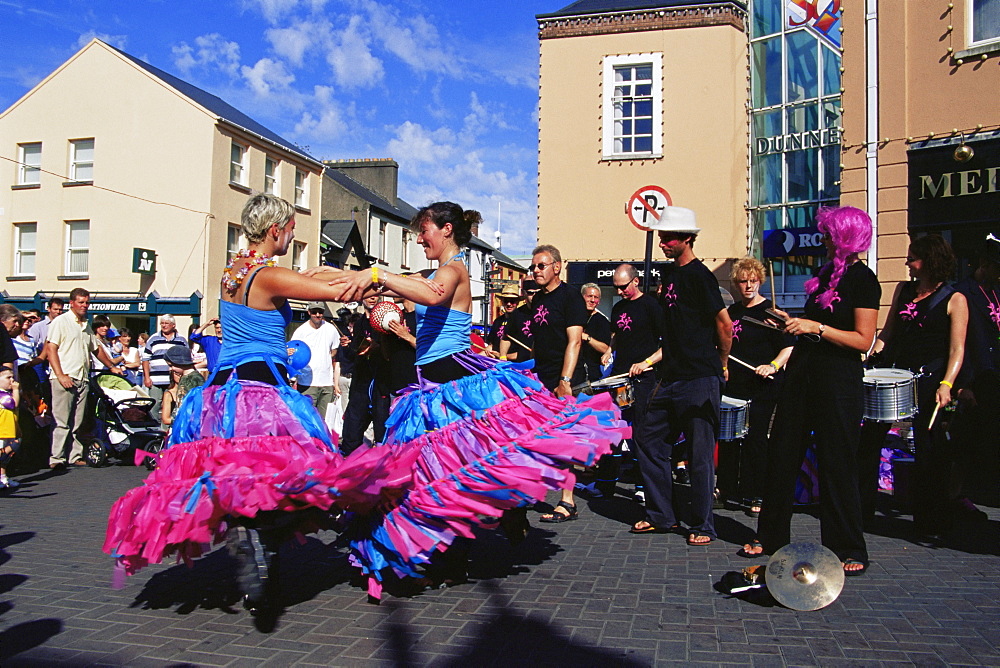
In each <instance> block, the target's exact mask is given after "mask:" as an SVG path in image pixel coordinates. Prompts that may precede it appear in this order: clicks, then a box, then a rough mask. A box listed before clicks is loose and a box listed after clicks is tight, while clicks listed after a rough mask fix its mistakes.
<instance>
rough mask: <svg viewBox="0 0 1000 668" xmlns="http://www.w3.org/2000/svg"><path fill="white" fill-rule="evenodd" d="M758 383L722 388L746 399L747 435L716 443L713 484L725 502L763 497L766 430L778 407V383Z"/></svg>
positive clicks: (732, 395) (733, 395) (769, 381)
mask: <svg viewBox="0 0 1000 668" xmlns="http://www.w3.org/2000/svg"><path fill="white" fill-rule="evenodd" d="M771 377H772V378H773V377H774V376H771ZM765 383H766V385H764V384H765ZM758 384H759V385H761V386H760V387H752V388H737V387H733V386H731V385H727V386H726V390H725V394H726V395H727V396H730V397H734V398H737V399H749V400H750V406H749V408H747V426H748V428H749V429H748V431H747V435H746V436H744V437H743V438H740V439H736V440H732V441H719V467H718V470H717V472H718V482H717V485H718V487H719V490H720V491H721V493H722V496H723V497H725V498H728V499H733V498H743V499H747V500H748V501H752V500H754V499H760V498H763V496H764V481H765V479H766V475H767V450H768V430H769V429H770V427H771V418H772V417H773V416H774V409H775V406H777V404H778V394H779V390H780V388H781V381H780V380H761V381H758Z"/></svg>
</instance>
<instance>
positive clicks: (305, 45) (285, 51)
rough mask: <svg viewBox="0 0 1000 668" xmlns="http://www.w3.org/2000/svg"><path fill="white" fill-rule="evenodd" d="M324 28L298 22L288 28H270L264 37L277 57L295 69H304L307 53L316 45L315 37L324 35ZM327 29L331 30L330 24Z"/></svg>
mask: <svg viewBox="0 0 1000 668" xmlns="http://www.w3.org/2000/svg"><path fill="white" fill-rule="evenodd" d="M323 27H324V26H322V25H321V24H319V23H316V22H310V21H297V22H295V23H293V24H292V25H291V26H290V27H288V28H270V29H268V30H267V31H265V33H264V35H265V37H267V41H268V42H270V43H271V48H272V49H273V50H274V53H275V54H276V55H278V56H281V57H282V58H284V59H286V60H287V61H288V62H289V64H290V65H292V66H294V67H302V64H303V60H304V55H305V53H306V51H307V50H309V49H311V48H312V47H313V46H314V44H315V43H316V41H317V40H316V39H315V36H320V35H322V33H323V30H322V28H323ZM326 28H327V30H328V29H329V23H327V24H326Z"/></svg>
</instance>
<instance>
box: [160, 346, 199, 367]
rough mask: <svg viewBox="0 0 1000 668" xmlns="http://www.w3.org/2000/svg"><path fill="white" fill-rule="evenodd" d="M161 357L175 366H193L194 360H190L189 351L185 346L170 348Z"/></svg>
mask: <svg viewBox="0 0 1000 668" xmlns="http://www.w3.org/2000/svg"><path fill="white" fill-rule="evenodd" d="M163 357H164V358H165V359H166V360H167V361H168V362H170V363H171V364H174V365H176V366H185V365H187V364H194V360H193V359H191V349H190V348H188V347H187V346H170V347H169V348H168V349H167V352H166V353H164V355H163Z"/></svg>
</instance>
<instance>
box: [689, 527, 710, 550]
mask: <svg viewBox="0 0 1000 668" xmlns="http://www.w3.org/2000/svg"><path fill="white" fill-rule="evenodd" d="M696 538H707V539H708V540H695V539H696ZM713 540H715V539H714V538H713V537H712V536H709V535H708V534H707V533H703V532H701V531H692V532H691V533H689V534H688V537H687V544H688V545H690V546H692V547H701V546H703V545H708V544H709V543H711V542H712V541H713Z"/></svg>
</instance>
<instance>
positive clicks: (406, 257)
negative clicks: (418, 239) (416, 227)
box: [399, 227, 410, 269]
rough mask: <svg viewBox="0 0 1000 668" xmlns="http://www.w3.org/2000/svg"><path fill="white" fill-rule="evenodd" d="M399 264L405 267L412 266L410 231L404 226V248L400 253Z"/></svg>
mask: <svg viewBox="0 0 1000 668" xmlns="http://www.w3.org/2000/svg"><path fill="white" fill-rule="evenodd" d="M399 266H400V267H402V268H403V269H409V268H410V231H409V230H408V229H406V228H405V227H404V228H403V249H402V250H401V251H400V255H399Z"/></svg>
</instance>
